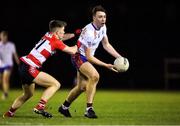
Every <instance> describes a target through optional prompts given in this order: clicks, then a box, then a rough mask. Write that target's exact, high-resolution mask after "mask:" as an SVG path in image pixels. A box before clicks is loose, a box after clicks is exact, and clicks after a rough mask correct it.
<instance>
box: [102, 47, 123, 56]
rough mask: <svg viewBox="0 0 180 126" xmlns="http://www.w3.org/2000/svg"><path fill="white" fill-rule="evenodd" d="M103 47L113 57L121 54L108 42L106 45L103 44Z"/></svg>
mask: <svg viewBox="0 0 180 126" xmlns="http://www.w3.org/2000/svg"><path fill="white" fill-rule="evenodd" d="M103 47H104V49H105V50H106V51H107V52H108V53H109V54H110V55H112V56H113V57H115V58H117V57H120V56H121V55H120V54H119V53H118V52H117V51H116V50H115V49H114V48H113V47H112V46H111V45H110V44H108V45H107V46H103Z"/></svg>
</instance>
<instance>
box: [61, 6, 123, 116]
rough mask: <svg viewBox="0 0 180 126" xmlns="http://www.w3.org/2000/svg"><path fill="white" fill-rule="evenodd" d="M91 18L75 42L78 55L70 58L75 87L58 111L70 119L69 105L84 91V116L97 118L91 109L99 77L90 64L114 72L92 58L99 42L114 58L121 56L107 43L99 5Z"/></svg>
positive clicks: (108, 66) (103, 15) (103, 11)
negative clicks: (75, 81)
mask: <svg viewBox="0 0 180 126" xmlns="http://www.w3.org/2000/svg"><path fill="white" fill-rule="evenodd" d="M92 18H93V21H92V22H91V23H89V24H87V25H86V26H85V27H84V28H83V29H82V32H81V34H80V37H79V39H78V42H77V45H78V53H76V54H75V55H73V56H72V63H73V65H74V66H75V67H76V69H77V85H76V86H75V87H74V88H73V89H72V90H71V91H70V93H69V94H68V96H67V98H66V100H65V101H64V103H63V104H62V105H61V106H60V107H59V109H58V111H59V112H60V113H61V114H63V115H64V116H65V117H71V114H70V112H69V107H70V104H71V103H72V102H73V101H74V100H75V99H76V98H77V97H78V96H79V95H80V94H81V93H82V92H83V91H85V92H86V102H87V107H86V110H85V114H84V116H85V117H88V118H97V115H96V114H95V112H94V109H93V99H94V96H95V93H96V85H97V84H98V81H99V77H100V75H99V73H98V71H97V70H96V69H95V67H94V66H93V65H92V64H96V65H99V66H102V67H105V68H107V69H110V70H113V71H115V70H114V69H113V67H114V66H113V65H112V64H110V63H105V62H103V61H101V60H100V59H98V58H96V57H95V56H94V54H95V51H96V49H97V47H98V46H99V43H100V42H101V43H102V45H103V48H104V49H105V50H106V51H107V52H108V53H109V54H111V55H112V56H113V57H114V58H117V57H120V56H121V55H120V54H119V53H118V52H117V51H116V50H115V49H114V48H113V46H112V45H111V44H110V43H109V40H108V37H107V34H106V25H105V23H106V12H105V9H104V8H103V7H102V6H100V5H98V6H95V7H94V8H93V9H92ZM115 72H117V71H115Z"/></svg>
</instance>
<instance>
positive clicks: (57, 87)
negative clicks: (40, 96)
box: [53, 82, 61, 90]
mask: <svg viewBox="0 0 180 126" xmlns="http://www.w3.org/2000/svg"><path fill="white" fill-rule="evenodd" d="M53 86H54V87H56V89H57V90H58V89H59V88H60V87H61V84H60V83H59V82H55V83H54V85H53Z"/></svg>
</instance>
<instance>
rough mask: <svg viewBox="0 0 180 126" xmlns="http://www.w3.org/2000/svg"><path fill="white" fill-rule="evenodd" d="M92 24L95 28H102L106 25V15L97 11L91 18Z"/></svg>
mask: <svg viewBox="0 0 180 126" xmlns="http://www.w3.org/2000/svg"><path fill="white" fill-rule="evenodd" d="M93 22H94V23H95V24H96V26H97V27H99V28H100V27H103V26H104V24H105V23H106V13H105V12H102V11H97V12H96V15H94V16H93Z"/></svg>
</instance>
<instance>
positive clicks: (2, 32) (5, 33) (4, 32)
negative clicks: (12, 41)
mask: <svg viewBox="0 0 180 126" xmlns="http://www.w3.org/2000/svg"><path fill="white" fill-rule="evenodd" d="M0 33H1V34H3V35H5V36H8V31H1V32H0Z"/></svg>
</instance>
